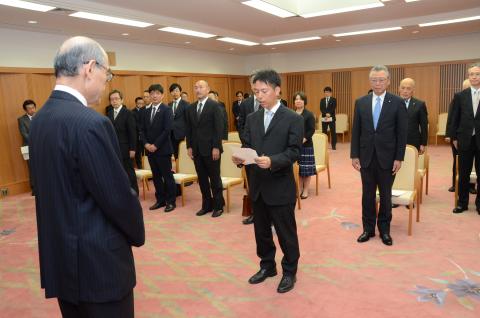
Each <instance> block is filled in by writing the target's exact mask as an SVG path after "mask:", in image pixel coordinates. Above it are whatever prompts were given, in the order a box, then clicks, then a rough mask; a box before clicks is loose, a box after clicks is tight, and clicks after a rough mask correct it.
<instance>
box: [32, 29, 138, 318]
mask: <svg viewBox="0 0 480 318" xmlns="http://www.w3.org/2000/svg"><path fill="white" fill-rule="evenodd" d="M54 68H55V76H56V78H57V79H56V86H55V88H54V90H53V92H52V94H51V95H50V97H49V99H48V100H47V102H46V103H45V105H44V106H43V107H42V109H41V110H40V111H39V112H38V113H37V114H36V115H35V118H34V119H33V120H32V124H31V137H30V142H29V145H30V156H31V157H30V158H31V163H32V165H33V173H34V176H35V178H34V182H35V189H36V194H37V196H36V197H35V202H36V212H37V227H38V246H39V256H40V277H41V286H42V288H44V289H45V295H46V297H47V298H51V297H56V298H58V303H59V306H60V310H61V312H62V316H63V317H102V318H103V317H134V306H133V287H134V286H135V283H136V281H135V265H134V261H133V254H132V246H137V247H138V246H141V245H143V244H144V242H145V228H144V224H143V215H142V208H141V206H140V202H139V201H138V198H137V196H136V194H135V191H133V189H131V187H130V182H129V180H128V177H127V174H126V173H125V171H124V169H123V166H122V159H121V155H120V147H119V145H118V140H117V137H116V136H115V129H114V127H113V125H112V123H111V122H110V120H109V119H108V118H107V117H105V116H103V115H100V114H98V113H97V112H96V111H94V110H93V109H91V108H89V107H88V106H87V105H89V104H96V103H97V102H98V101H99V99H100V96H101V95H102V93H103V91H104V89H105V84H106V82H107V81H109V80H111V79H112V73H111V71H110V68H109V65H108V58H107V54H106V53H105V51H104V50H103V48H102V47H101V46H100V45H99V44H98V43H97V42H95V41H93V40H91V39H89V38H86V37H73V38H70V39H68V40H66V41H65V42H64V43H63V44H62V46H61V47H60V49H59V50H58V52H57V54H56V56H55V60H54Z"/></svg>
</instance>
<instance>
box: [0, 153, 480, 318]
mask: <svg viewBox="0 0 480 318" xmlns="http://www.w3.org/2000/svg"><path fill="white" fill-rule="evenodd" d="M337 149H338V150H336V151H331V152H330V153H331V156H330V163H331V176H332V189H328V188H327V185H326V184H327V183H326V180H327V177H326V174H325V173H322V174H321V175H320V176H319V178H320V194H319V196H315V193H314V191H315V190H314V189H315V183H314V181H313V182H312V184H311V191H310V198H309V199H307V200H302V209H301V210H297V225H298V233H299V238H300V250H301V258H300V264H299V272H298V282H297V284H296V286H295V289H294V290H293V291H291V292H289V293H287V294H282V295H281V294H278V293H277V292H276V288H277V285H278V283H279V281H280V276H277V277H274V278H270V279H268V280H266V281H265V282H264V283H262V284H259V285H255V286H252V285H249V284H248V283H247V280H248V278H249V277H250V276H251V275H252V274H253V273H255V272H256V271H257V269H258V259H257V257H256V255H255V242H254V236H253V227H252V226H245V225H242V224H241V219H242V218H241V216H240V214H241V196H242V195H243V189H242V188H241V187H236V188H234V190H233V195H232V203H231V213H229V214H224V215H223V216H221V217H220V218H217V219H213V218H211V217H210V215H206V216H202V217H197V216H195V215H194V213H195V212H196V211H197V210H198V209H199V207H200V194H199V190H198V185H196V184H195V185H193V186H191V187H188V188H187V191H188V192H187V198H186V205H185V207H180V206H179V207H178V208H177V209H176V210H175V211H174V212H172V213H169V214H166V213H163V212H151V211H148V206H150V205H151V204H152V203H153V193H152V192H150V193H148V194H147V199H146V201H142V205H143V207H144V209H145V212H144V215H145V222H146V231H147V240H146V244H145V246H143V247H141V248H139V249H135V250H134V253H135V260H136V266H137V280H138V283H137V287H136V288H135V309H136V317H255V318H261V317H323V318H326V317H402V318H406V317H416V318H417V317H462V318H469V317H472V318H473V317H480V234H479V233H480V215H478V214H477V213H476V211H475V210H474V204H473V198H471V199H470V201H471V202H472V203H471V204H470V210H469V211H468V212H465V213H463V214H460V215H454V214H452V213H451V210H452V208H453V194H451V193H449V192H447V188H448V187H449V186H450V182H451V175H450V174H451V153H450V149H449V148H448V147H445V146H442V147H440V146H439V147H431V148H430V149H429V151H430V155H431V160H430V161H431V165H430V167H431V174H430V191H429V195H428V196H424V203H423V204H422V206H421V222H420V223H415V224H414V227H413V236H411V237H409V236H407V218H408V213H407V209H405V208H404V207H399V208H397V209H394V211H393V213H394V216H393V221H392V227H391V234H392V237H393V239H394V245H393V246H392V247H387V246H385V245H383V244H382V242H381V241H380V239H379V238H378V236H377V237H375V238H374V239H372V240H370V241H369V242H367V243H364V244H358V243H357V242H356V238H357V236H358V235H359V234H360V233H361V227H356V226H357V225H360V224H361V209H360V199H361V197H360V196H361V187H360V176H359V174H358V173H356V172H355V171H354V170H353V168H352V167H351V165H350V160H349V158H348V154H349V144H339V145H338V147H337ZM225 159H226V158H225ZM178 202H179V203H178V204H179V205H181V203H180V200H178ZM0 233H1V234H0V299H1V301H0V316H1V317H49V318H50V317H59V316H60V313H59V309H58V306H57V303H56V300H51V299H50V300H46V299H45V298H44V294H43V291H42V290H41V289H40V285H39V269H38V253H37V236H36V224H35V212H34V199H33V197H30V196H29V195H26V194H24V195H19V196H12V197H7V198H4V199H2V200H1V201H0ZM281 256H282V254H281V251H280V249H279V248H278V253H277V261H278V269H280V259H281ZM467 278H468V280H469V281H468V282H470V284H471V285H466V283H465V282H466V281H465V279H467ZM414 291H417V293H414Z"/></svg>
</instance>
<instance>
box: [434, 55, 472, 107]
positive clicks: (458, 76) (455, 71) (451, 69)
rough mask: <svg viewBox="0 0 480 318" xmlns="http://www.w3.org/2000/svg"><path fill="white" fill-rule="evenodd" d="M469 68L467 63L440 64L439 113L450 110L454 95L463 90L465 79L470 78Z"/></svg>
mask: <svg viewBox="0 0 480 318" xmlns="http://www.w3.org/2000/svg"><path fill="white" fill-rule="evenodd" d="M467 68H468V64H467V63H455V64H444V65H440V102H439V110H438V111H439V113H446V112H448V106H449V105H450V102H451V100H452V99H453V95H454V94H455V93H456V92H459V91H461V90H462V84H463V81H464V80H465V79H466V78H468V76H467Z"/></svg>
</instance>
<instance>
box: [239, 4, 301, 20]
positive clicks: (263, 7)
mask: <svg viewBox="0 0 480 318" xmlns="http://www.w3.org/2000/svg"><path fill="white" fill-rule="evenodd" d="M242 4H244V5H247V6H249V7H252V8H255V9H257V10H260V11H263V12H266V13H270V14H273V15H276V16H277V17H280V18H289V17H294V16H296V14H295V13H293V12H290V11H287V10H284V9H281V8H279V7H277V6H274V5H272V4H270V3H267V2H265V1H260V0H250V1H243V2H242Z"/></svg>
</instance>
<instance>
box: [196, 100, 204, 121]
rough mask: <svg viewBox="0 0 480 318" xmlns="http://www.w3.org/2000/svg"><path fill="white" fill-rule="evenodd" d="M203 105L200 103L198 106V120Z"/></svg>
mask: <svg viewBox="0 0 480 318" xmlns="http://www.w3.org/2000/svg"><path fill="white" fill-rule="evenodd" d="M202 107H203V105H202V103H198V106H197V119H200V114H201V113H202Z"/></svg>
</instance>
